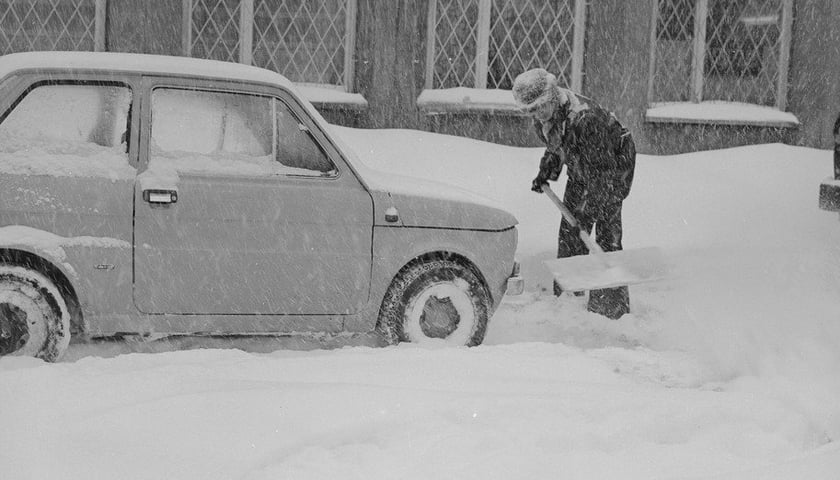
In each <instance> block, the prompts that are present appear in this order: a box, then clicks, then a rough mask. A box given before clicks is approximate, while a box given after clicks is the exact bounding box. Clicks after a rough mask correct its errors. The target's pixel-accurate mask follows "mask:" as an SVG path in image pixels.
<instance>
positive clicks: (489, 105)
mask: <svg viewBox="0 0 840 480" xmlns="http://www.w3.org/2000/svg"><path fill="white" fill-rule="evenodd" d="M417 107H418V108H420V111H422V112H425V113H427V114H429V115H441V114H448V113H485V114H502V115H515V116H521V115H523V113H522V112H521V111H520V110H519V108H518V107H517V106H516V102H514V100H513V94H512V93H511V91H510V90H501V89H483V88H465V87H457V88H443V89H434V90H423V92H422V93H421V94H420V96H419V97H417Z"/></svg>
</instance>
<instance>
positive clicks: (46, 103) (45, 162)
mask: <svg viewBox="0 0 840 480" xmlns="http://www.w3.org/2000/svg"><path fill="white" fill-rule="evenodd" d="M131 103H132V94H131V90H130V89H129V88H128V87H126V86H123V85H111V84H106V85H103V84H89V83H81V84H75V83H73V84H71V83H66V84H65V83H43V84H36V85H34V86H33V87H32V88H30V89H28V90H27V91H26V93H24V94H23V95H22V96H21V98H19V99H18V100H17V102H16V103H15V104H14V106H13V107H12V108H11V109H10V111H8V112H6V115H5V117H4V118H3V120H2V123H0V166H2V169H3V171H4V172H9V171H14V172H19V173H30V174H32V173H39V174H40V173H47V174H57V175H61V174H62V172H64V173H66V174H68V175H81V176H90V175H95V176H100V175H102V176H114V175H120V176H121V175H122V174H129V173H133V169H131V167H130V166H129V164H128V154H127V151H128V141H129V136H130V132H129V130H130V124H129V117H130V110H131ZM129 169H131V170H129Z"/></svg>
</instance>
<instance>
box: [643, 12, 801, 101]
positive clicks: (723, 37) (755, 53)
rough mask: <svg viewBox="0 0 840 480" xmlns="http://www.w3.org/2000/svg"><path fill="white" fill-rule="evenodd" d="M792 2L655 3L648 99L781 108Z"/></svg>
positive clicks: (784, 94)
mask: <svg viewBox="0 0 840 480" xmlns="http://www.w3.org/2000/svg"><path fill="white" fill-rule="evenodd" d="M792 9H793V1H792V0H658V1H657V2H656V3H655V4H654V12H653V13H654V20H655V21H654V22H653V28H654V31H653V33H652V35H651V37H652V39H653V45H652V54H651V76H650V78H651V80H650V85H649V91H648V98H649V100H650V102H651V103H658V102H701V101H706V100H717V101H728V102H743V103H751V104H755V105H764V106H772V107H776V108H778V109H780V110H784V109H785V105H786V95H787V71H788V63H789V55H790V35H791V33H790V32H791V22H792Z"/></svg>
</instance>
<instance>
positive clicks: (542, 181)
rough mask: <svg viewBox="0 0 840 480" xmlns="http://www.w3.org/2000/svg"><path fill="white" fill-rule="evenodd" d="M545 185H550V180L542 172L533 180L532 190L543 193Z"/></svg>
mask: <svg viewBox="0 0 840 480" xmlns="http://www.w3.org/2000/svg"><path fill="white" fill-rule="evenodd" d="M543 185H548V180H547V179H546V178H545V177H544V176H543V175H542V173H540V174H539V175H537V177H536V178H535V179H534V180H533V181H532V182H531V191H532V192H537V193H542V191H543Z"/></svg>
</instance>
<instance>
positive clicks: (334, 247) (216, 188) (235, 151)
mask: <svg viewBox="0 0 840 480" xmlns="http://www.w3.org/2000/svg"><path fill="white" fill-rule="evenodd" d="M145 87H146V88H147V89H148V90H145V91H146V92H147V93H149V95H147V96H146V100H145V101H144V115H143V118H144V119H146V120H147V121H146V122H145V124H144V126H143V128H142V132H143V135H142V136H141V142H140V143H141V145H140V149H141V162H144V166H145V171H144V172H143V173H141V174H140V175H139V176H138V181H137V184H136V187H135V203H136V206H135V227H134V228H135V252H134V269H135V289H134V296H135V303H136V305H137V307H138V308H139V310H140V311H142V312H145V313H153V314H282V315H286V314H296V315H324V314H352V313H355V312H357V311H359V309H360V308H361V307H362V306H363V305H364V304H365V303H366V302H367V300H368V294H369V284H370V272H371V255H372V246H371V242H372V228H373V225H372V223H373V220H372V219H373V203H372V199H371V197H370V195H369V194H368V192H367V191H366V190H365V188H364V187H363V186H362V184H361V183H360V182H359V181H358V179H357V178H356V177H355V176H354V174H353V172H352V171H351V170H350V169H349V168H348V167H347V165H346V164H345V163H344V161H343V159H342V158H341V156H340V155H339V154H338V152H337V151H336V150H335V149H334V147H333V146H332V145H330V144H329V142H328V141H327V139H326V137H324V135H323V132H321V131H320V130H318V126H317V125H316V124H315V123H314V122H313V121H312V119H311V118H310V117H309V116H308V115H306V114H305V113H304V112H305V110H304V109H303V108H301V106H300V105H299V104H297V102H296V101H295V100H294V99H293V98H291V96H289V95H288V94H286V93H284V92H282V91H280V90H279V89H277V90H276V91H275V90H274V89H261V88H260V87H254V89H243V88H242V85H241V84H238V85H237V84H231V85H219V84H218V83H214V82H196V81H194V80H191V81H181V80H175V79H165V78H154V79H147V81H146V85H145Z"/></svg>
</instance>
